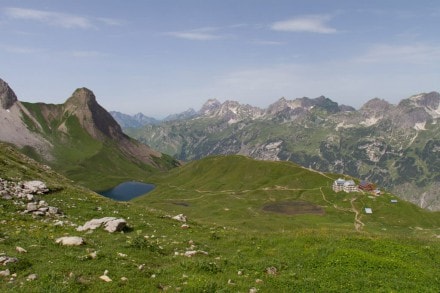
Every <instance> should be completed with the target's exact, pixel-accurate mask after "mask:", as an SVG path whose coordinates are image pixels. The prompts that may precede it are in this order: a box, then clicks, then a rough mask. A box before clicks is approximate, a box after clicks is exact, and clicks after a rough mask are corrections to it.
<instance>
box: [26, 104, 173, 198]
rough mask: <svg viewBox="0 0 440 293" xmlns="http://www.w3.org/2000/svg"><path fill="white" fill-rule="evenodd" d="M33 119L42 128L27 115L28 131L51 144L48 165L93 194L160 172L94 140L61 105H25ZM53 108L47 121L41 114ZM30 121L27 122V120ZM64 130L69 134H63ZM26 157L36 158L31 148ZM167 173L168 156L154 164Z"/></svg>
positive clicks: (107, 142) (170, 164)
mask: <svg viewBox="0 0 440 293" xmlns="http://www.w3.org/2000/svg"><path fill="white" fill-rule="evenodd" d="M23 105H25V106H26V108H27V109H28V110H29V111H30V113H31V114H32V116H33V117H35V119H36V120H37V121H38V124H39V125H41V126H42V130H40V129H39V128H38V127H37V126H36V125H35V124H34V123H33V121H32V120H31V119H30V118H29V117H27V116H26V115H24V117H25V118H24V121H27V122H26V123H27V124H28V127H29V128H30V129H33V130H34V131H40V133H41V134H42V135H43V136H44V137H45V138H46V139H47V140H48V141H50V142H51V143H52V145H53V152H52V155H53V157H54V160H52V161H49V162H46V163H47V164H49V165H51V166H52V167H53V168H54V169H56V170H57V171H58V172H61V173H63V174H64V175H66V176H67V177H69V178H70V179H72V180H74V181H75V182H77V183H78V184H81V185H83V186H86V187H88V188H91V189H93V190H104V189H107V188H111V187H113V186H115V185H117V184H118V183H121V182H123V181H128V180H138V181H144V180H145V178H146V177H148V176H150V175H151V174H152V173H155V172H157V168H155V167H153V166H151V165H148V164H146V163H142V162H141V161H140V160H136V158H134V157H131V156H129V155H127V154H125V153H123V152H122V151H121V149H120V148H119V147H118V145H117V143H116V142H114V141H111V140H110V139H107V140H97V139H94V138H93V137H92V136H91V135H90V134H89V133H88V132H87V131H86V130H85V129H84V128H83V127H82V126H81V124H80V123H79V121H78V118H77V117H76V116H74V115H64V116H61V115H60V114H59V113H58V114H57V113H56V111H60V106H59V105H58V106H57V105H46V104H32V103H23ZM46 108H53V111H54V114H53V115H52V116H49V117H50V119H49V120H47V119H46V118H45V117H44V116H43V115H42V114H41V112H43V111H47V109H46ZM26 117H27V118H26ZM61 125H62V127H61V128H63V129H66V130H67V131H60V126H61ZM23 151H24V152H25V153H26V154H27V155H30V156H32V157H34V158H35V159H40V160H41V158H39V157H37V156H35V152H34V151H33V150H32V149H31V148H29V147H28V148H27V149H24V150H23ZM155 163H156V164H157V165H158V166H161V167H163V168H164V169H168V168H172V167H174V166H173V163H175V161H174V162H173V161H172V160H170V159H169V157H168V156H166V155H164V156H163V157H162V158H157V160H156V162H155Z"/></svg>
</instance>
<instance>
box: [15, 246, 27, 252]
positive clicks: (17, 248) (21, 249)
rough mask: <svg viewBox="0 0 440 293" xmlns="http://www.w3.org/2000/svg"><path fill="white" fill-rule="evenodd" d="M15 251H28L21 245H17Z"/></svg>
mask: <svg viewBox="0 0 440 293" xmlns="http://www.w3.org/2000/svg"><path fill="white" fill-rule="evenodd" d="M15 251H17V252H18V253H27V250H26V249H24V248H23V247H20V246H17V247H15Z"/></svg>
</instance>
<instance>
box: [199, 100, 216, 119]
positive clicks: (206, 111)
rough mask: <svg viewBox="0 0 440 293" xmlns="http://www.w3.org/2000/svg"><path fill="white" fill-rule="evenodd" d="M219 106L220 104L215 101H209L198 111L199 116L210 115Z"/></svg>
mask: <svg viewBox="0 0 440 293" xmlns="http://www.w3.org/2000/svg"><path fill="white" fill-rule="evenodd" d="M220 106H221V103H220V102H219V101H218V100H217V99H209V100H208V101H206V102H205V104H203V106H202V108H201V109H200V111H199V113H200V115H211V114H212V113H213V112H214V111H215V110H217V109H218V108H219V107H220Z"/></svg>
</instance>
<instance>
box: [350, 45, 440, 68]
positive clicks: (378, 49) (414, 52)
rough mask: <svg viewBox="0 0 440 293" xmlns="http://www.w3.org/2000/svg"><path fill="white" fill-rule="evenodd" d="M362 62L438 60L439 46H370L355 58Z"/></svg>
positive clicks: (428, 61) (428, 62)
mask: <svg viewBox="0 0 440 293" xmlns="http://www.w3.org/2000/svg"><path fill="white" fill-rule="evenodd" d="M356 61H358V62H364V63H396V62H398V63H412V64H430V63H432V62H433V61H436V62H439V61H440V46H438V45H437V46H433V45H427V44H421V43H419V44H410V45H388V44H380V45H375V46H372V47H371V48H370V49H369V50H368V51H367V52H366V53H365V54H364V55H363V56H360V57H359V58H357V59H356Z"/></svg>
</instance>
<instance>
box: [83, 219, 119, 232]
mask: <svg viewBox="0 0 440 293" xmlns="http://www.w3.org/2000/svg"><path fill="white" fill-rule="evenodd" d="M101 226H104V230H106V231H108V232H110V233H113V232H119V231H122V230H123V229H124V228H125V227H126V226H127V222H126V221H125V220H124V219H118V218H115V217H105V218H101V219H92V220H90V221H88V222H86V223H85V224H84V225H83V226H79V227H78V228H77V229H76V230H77V231H87V230H95V229H97V228H99V227H101Z"/></svg>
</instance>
